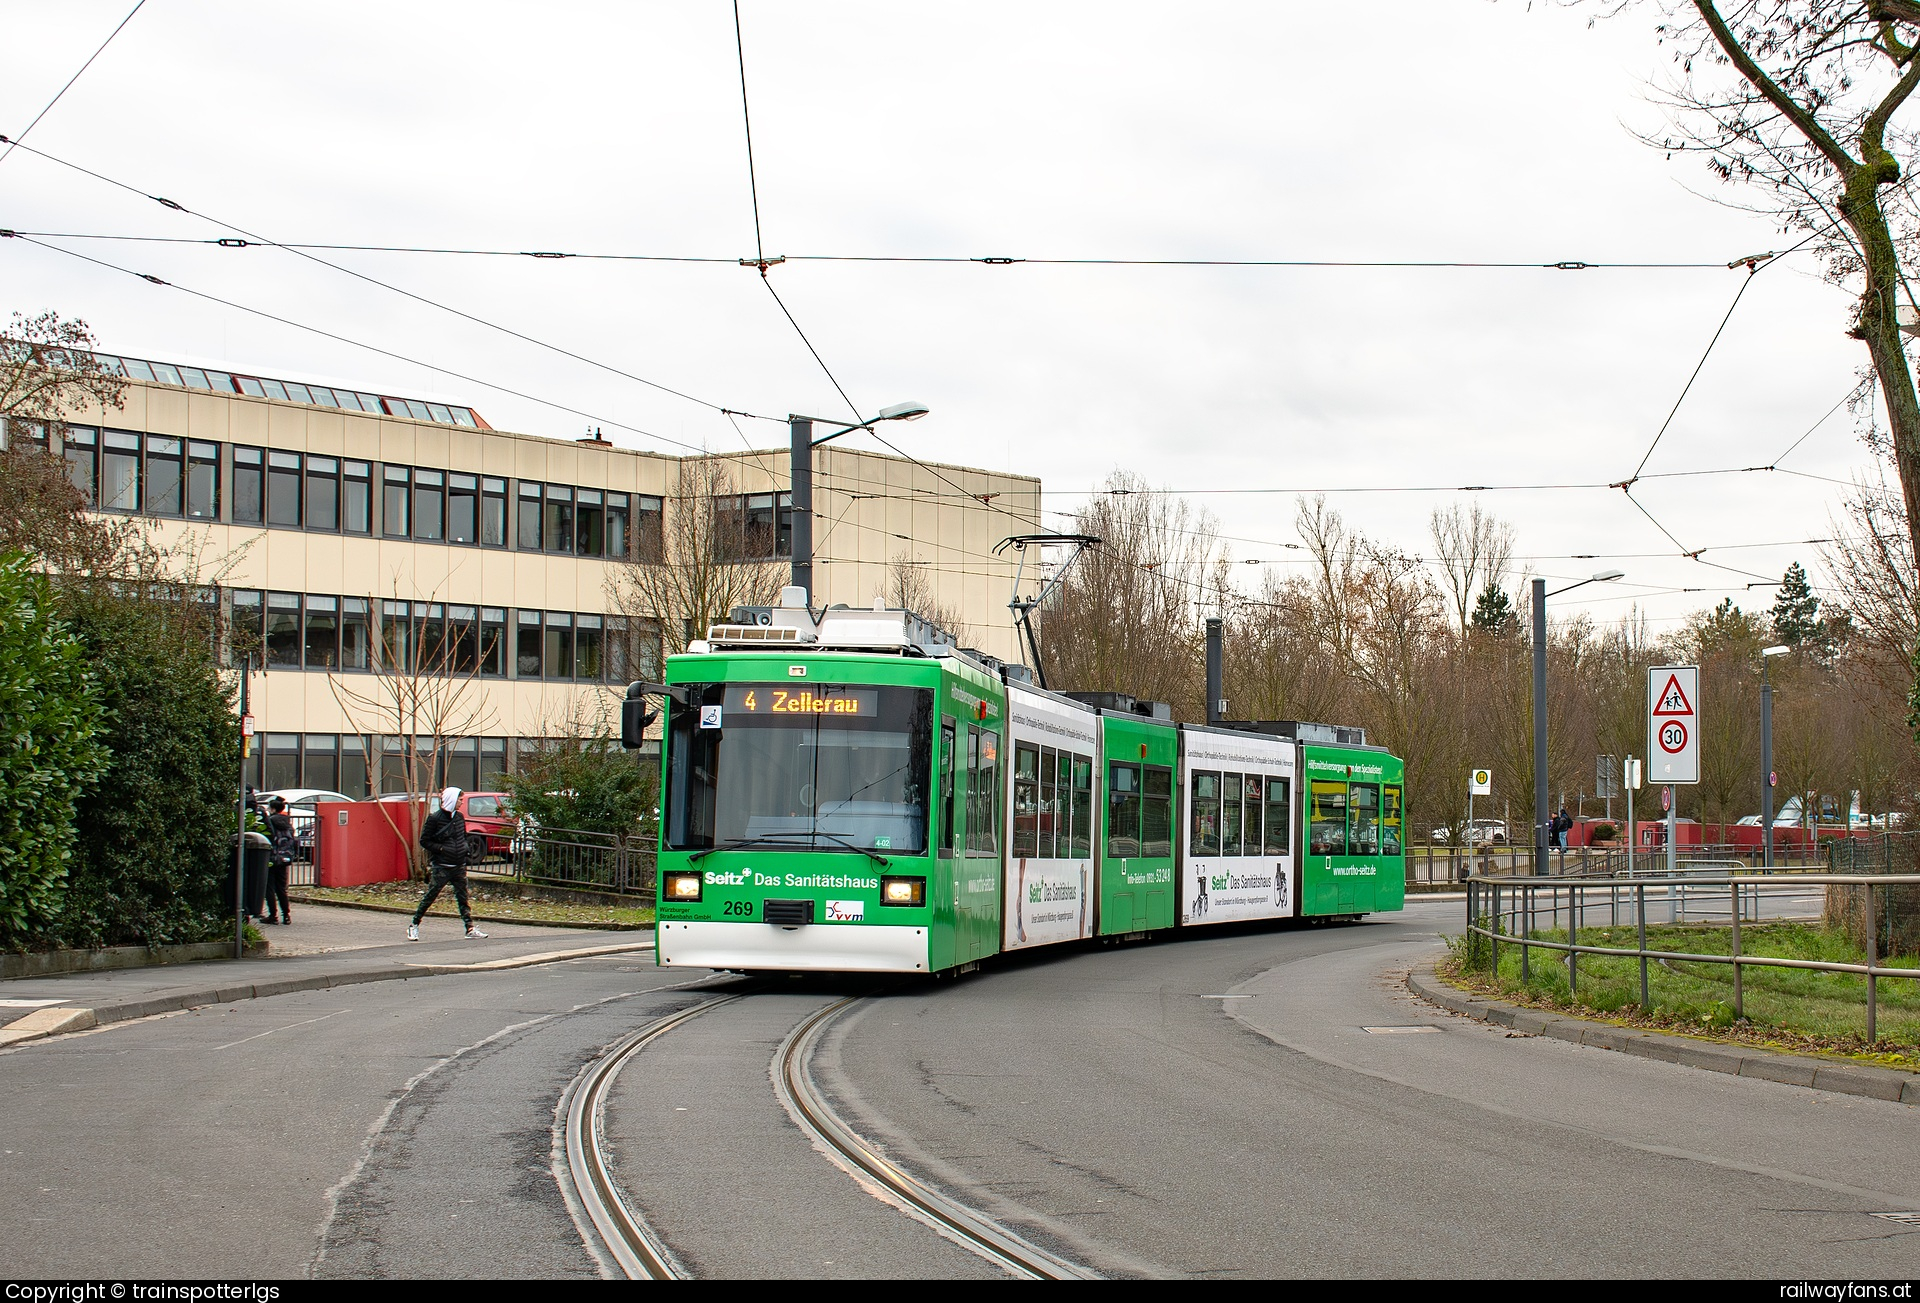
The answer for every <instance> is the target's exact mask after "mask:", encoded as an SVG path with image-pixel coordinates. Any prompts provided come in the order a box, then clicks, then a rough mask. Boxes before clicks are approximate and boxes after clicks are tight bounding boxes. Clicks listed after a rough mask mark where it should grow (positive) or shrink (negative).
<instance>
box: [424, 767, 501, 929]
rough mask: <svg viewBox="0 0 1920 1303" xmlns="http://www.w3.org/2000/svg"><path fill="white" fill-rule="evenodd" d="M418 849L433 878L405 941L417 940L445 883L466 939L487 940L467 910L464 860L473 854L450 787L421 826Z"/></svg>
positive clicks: (457, 799)
mask: <svg viewBox="0 0 1920 1303" xmlns="http://www.w3.org/2000/svg"><path fill="white" fill-rule="evenodd" d="M420 849H421V850H423V851H425V852H426V853H427V864H428V866H429V869H430V871H431V874H432V877H431V879H430V881H429V882H428V883H427V894H426V895H424V896H422V897H421V898H420V908H418V909H416V910H414V911H413V922H411V923H409V924H407V940H409V941H418V940H419V939H420V920H421V918H422V917H423V916H424V915H425V914H426V912H427V907H428V906H430V905H432V904H433V901H434V898H435V897H436V896H438V895H439V894H440V890H441V888H443V887H445V886H446V885H447V884H448V883H452V884H453V898H454V900H455V901H456V902H458V904H459V906H460V921H461V922H462V923H465V924H466V925H467V936H468V937H470V938H474V939H476V940H477V939H478V938H481V937H484V936H486V935H487V934H486V933H485V932H482V931H481V930H480V929H479V928H477V927H475V926H474V925H473V912H472V910H470V909H469V908H468V907H467V860H468V858H469V857H470V856H471V855H472V850H471V848H470V847H469V845H468V842H467V821H466V819H465V818H464V817H463V816H462V815H461V813H460V789H459V788H457V787H449V788H447V789H446V790H445V791H444V792H441V793H440V808H439V809H438V810H435V811H434V812H433V813H432V814H430V815H428V816H427V821H426V822H425V823H424V824H422V825H421V826H420Z"/></svg>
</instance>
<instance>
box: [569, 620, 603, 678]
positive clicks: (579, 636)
mask: <svg viewBox="0 0 1920 1303" xmlns="http://www.w3.org/2000/svg"><path fill="white" fill-rule="evenodd" d="M573 623H574V634H573V677H574V678H576V679H578V680H579V681H580V682H582V683H598V682H599V681H600V674H601V669H602V665H601V661H602V649H603V648H604V647H605V646H606V636H605V635H606V631H605V630H604V629H603V628H602V627H601V623H600V617H599V616H597V615H582V616H579V617H578V618H576V619H575V620H574V622H573Z"/></svg>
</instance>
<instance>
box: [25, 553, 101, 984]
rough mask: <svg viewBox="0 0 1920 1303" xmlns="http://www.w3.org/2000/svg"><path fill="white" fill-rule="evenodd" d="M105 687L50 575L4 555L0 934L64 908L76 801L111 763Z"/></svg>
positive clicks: (28, 928) (36, 924) (27, 930)
mask: <svg viewBox="0 0 1920 1303" xmlns="http://www.w3.org/2000/svg"><path fill="white" fill-rule="evenodd" d="M101 723H102V720H101V709H100V693H99V689H98V686H97V685H96V683H95V682H94V678H93V676H92V675H91V674H90V673H89V672H88V669H87V656H86V652H85V649H84V648H83V647H82V645H81V640H80V639H79V638H78V637H76V636H75V635H74V634H73V633H72V632H71V631H70V630H68V629H67V628H66V627H65V626H64V625H63V624H62V622H61V621H60V620H59V619H57V618H56V617H55V615H54V612H53V606H52V593H51V590H50V588H49V585H48V583H47V581H46V579H45V578H44V577H42V576H40V575H37V574H35V573H33V572H32V570H30V569H29V568H28V563H27V559H26V557H24V556H23V555H22V554H20V553H18V552H14V553H10V554H8V555H6V556H5V557H3V558H0V944H4V945H6V946H9V947H13V946H17V945H20V944H23V943H24V942H25V940H26V938H27V937H28V936H29V935H30V934H31V933H32V932H33V931H34V930H36V929H37V928H38V927H39V926H41V925H43V924H44V923H45V922H46V921H47V920H48V919H49V918H51V917H52V916H53V914H54V912H55V911H56V910H57V909H58V907H59V905H60V901H61V896H62V894H63V892H64V891H65V888H66V885H67V878H68V874H69V872H70V865H71V863H72V860H73V853H74V807H75V804H76V802H77V799H78V797H79V795H80V792H81V790H82V789H83V788H84V787H86V786H87V785H88V784H89V783H91V782H92V781H93V780H94V779H95V778H97V777H98V776H99V774H100V773H101V771H102V770H103V769H104V767H105V765H106V759H107V753H106V749H105V748H104V747H103V746H101V744H100V741H99V739H98V736H97V735H98V733H99V732H100V728H101Z"/></svg>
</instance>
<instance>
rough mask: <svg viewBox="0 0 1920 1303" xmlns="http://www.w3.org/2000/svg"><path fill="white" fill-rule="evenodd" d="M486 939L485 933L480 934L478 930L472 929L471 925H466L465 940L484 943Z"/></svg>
mask: <svg viewBox="0 0 1920 1303" xmlns="http://www.w3.org/2000/svg"><path fill="white" fill-rule="evenodd" d="M486 938H487V934H486V933H485V932H482V931H481V930H480V929H479V928H477V927H474V926H473V925H472V924H471V923H469V924H468V925H467V940H469V941H484V940H486Z"/></svg>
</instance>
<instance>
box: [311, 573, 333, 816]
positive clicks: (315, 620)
mask: <svg viewBox="0 0 1920 1303" xmlns="http://www.w3.org/2000/svg"><path fill="white" fill-rule="evenodd" d="M307 668H308V669H310V670H335V669H339V668H340V603H339V601H338V600H337V599H335V598H331V597H311V596H310V597H308V598H307ZM315 786H331V784H315Z"/></svg>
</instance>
